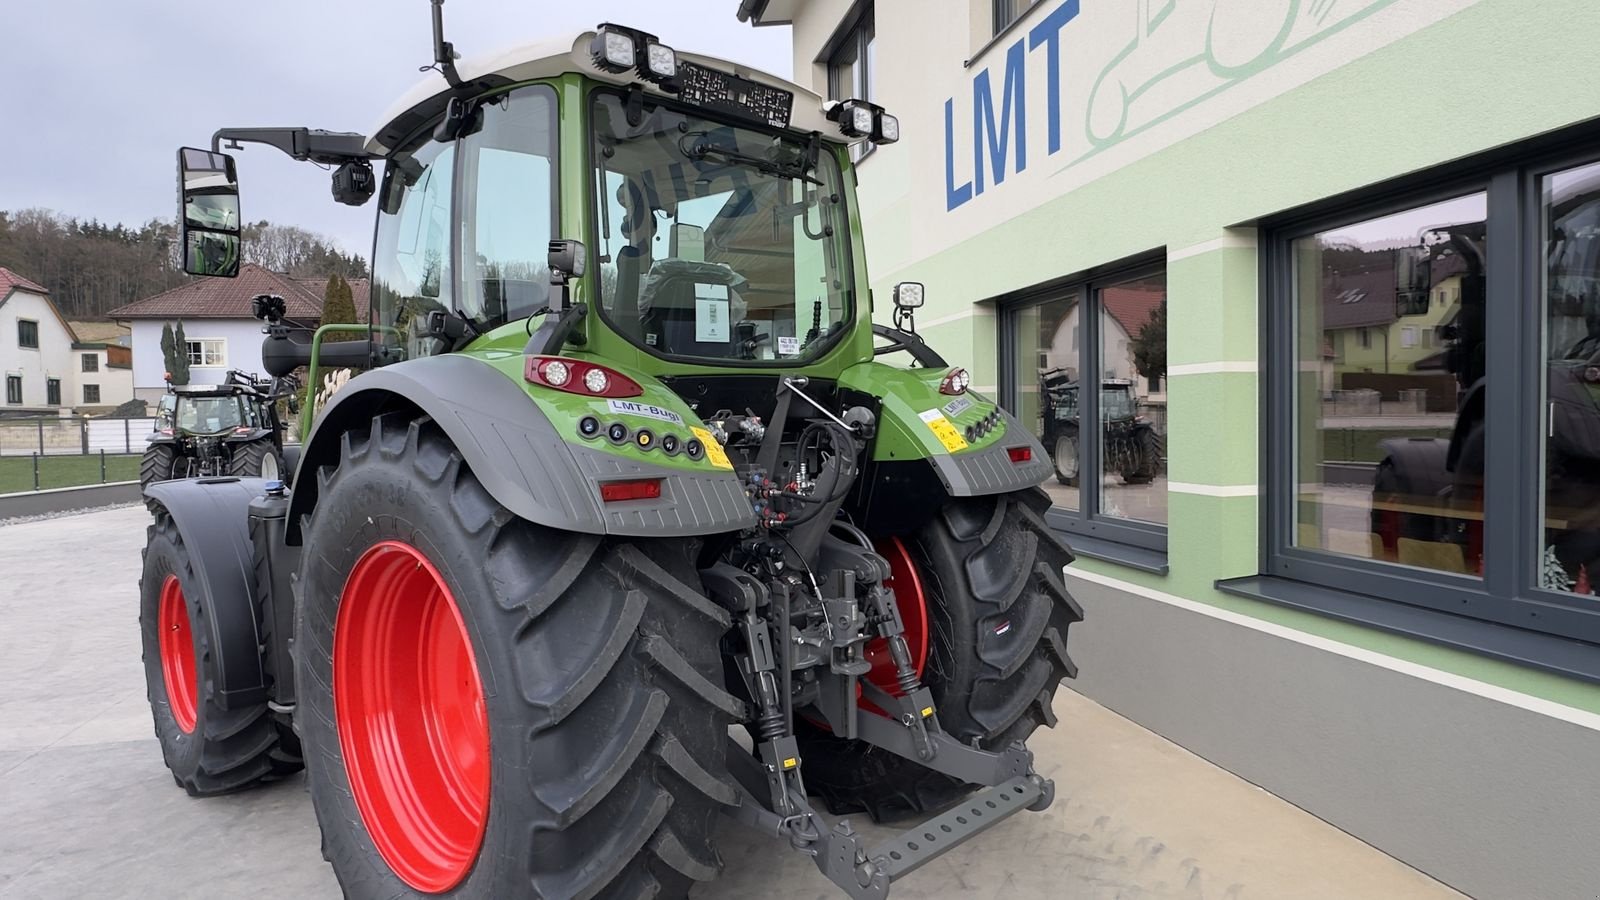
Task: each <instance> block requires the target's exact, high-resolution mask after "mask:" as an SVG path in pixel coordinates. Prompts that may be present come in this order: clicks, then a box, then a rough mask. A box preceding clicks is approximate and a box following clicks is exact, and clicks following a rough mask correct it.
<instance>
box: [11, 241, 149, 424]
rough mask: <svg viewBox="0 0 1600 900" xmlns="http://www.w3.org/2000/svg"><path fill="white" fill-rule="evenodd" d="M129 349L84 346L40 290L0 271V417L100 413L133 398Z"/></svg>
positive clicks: (100, 344) (47, 293)
mask: <svg viewBox="0 0 1600 900" xmlns="http://www.w3.org/2000/svg"><path fill="white" fill-rule="evenodd" d="M131 364H132V361H131V359H130V356H129V349H128V348H127V347H125V346H120V345H107V344H106V343H105V342H103V341H99V340H91V341H85V340H83V339H82V337H81V336H80V335H79V334H78V333H77V332H76V331H75V330H74V328H73V325H72V324H71V323H69V322H68V321H67V320H66V319H64V318H62V317H61V313H60V312H59V311H58V310H57V309H56V306H55V304H54V303H53V302H52V301H51V299H50V291H49V290H48V289H46V288H45V287H44V286H42V285H40V284H37V283H35V282H33V281H30V280H28V279H27V278H24V277H22V276H21V275H18V274H17V273H15V272H13V271H11V270H10V269H6V268H0V377H3V378H4V379H5V394H4V397H3V402H0V416H40V415H46V416H56V415H68V414H72V413H77V414H94V413H97V412H104V411H106V410H108V409H110V408H112V407H115V406H116V405H117V404H119V403H123V402H125V401H127V400H131V399H133V389H132V378H131Z"/></svg>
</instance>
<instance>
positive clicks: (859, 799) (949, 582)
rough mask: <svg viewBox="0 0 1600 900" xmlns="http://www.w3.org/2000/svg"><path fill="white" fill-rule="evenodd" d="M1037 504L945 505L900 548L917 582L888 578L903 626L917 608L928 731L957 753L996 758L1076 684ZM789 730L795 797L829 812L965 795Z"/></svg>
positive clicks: (922, 808) (1016, 499) (826, 735)
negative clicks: (795, 743)
mask: <svg viewBox="0 0 1600 900" xmlns="http://www.w3.org/2000/svg"><path fill="white" fill-rule="evenodd" d="M1049 506H1050V499H1049V497H1048V496H1046V495H1045V493H1044V492H1043V491H1042V490H1040V489H1038V488H1032V489H1029V490H1026V491H1018V492H1016V493H1013V494H1002V495H999V496H993V497H972V498H952V499H951V500H950V501H949V503H947V504H946V506H945V507H944V509H943V510H942V511H941V512H940V514H939V515H938V516H936V517H935V518H934V520H933V521H932V522H930V523H928V524H927V525H925V526H924V527H923V528H922V529H921V530H920V531H918V532H916V533H915V534H914V535H911V536H910V537H909V540H907V541H906V543H907V544H908V545H909V548H910V556H911V559H912V564H913V566H914V568H915V571H916V572H917V574H918V578H916V579H915V582H916V585H915V588H914V592H912V593H908V592H907V591H906V590H905V585H904V583H903V581H902V579H901V578H900V576H899V574H898V573H897V574H896V577H895V585H894V589H895V602H896V603H897V604H899V605H900V609H901V614H902V616H905V617H907V618H908V619H911V618H915V617H916V613H917V612H919V611H916V610H914V611H911V612H910V613H909V614H908V611H907V603H908V601H910V602H915V601H916V600H918V599H920V601H921V603H922V604H923V605H924V609H923V610H920V612H923V613H924V614H925V615H926V618H927V624H928V628H927V633H928V635H929V641H928V659H927V665H926V668H925V671H924V677H923V681H924V683H925V684H927V685H928V688H929V689H930V690H931V691H932V693H933V698H934V702H935V703H936V705H937V706H938V710H939V721H940V724H941V725H942V726H943V727H944V729H945V731H947V732H949V733H950V735H951V736H952V737H954V738H955V739H956V740H958V741H960V742H962V743H963V744H971V743H973V742H974V741H976V742H977V743H978V744H979V745H980V746H982V747H984V748H985V749H989V750H999V749H1003V748H1005V747H1008V746H1010V745H1011V743H1012V742H1014V741H1023V740H1026V739H1027V738H1028V735H1030V734H1032V733H1033V732H1034V730H1035V729H1037V728H1038V727H1039V726H1040V725H1049V726H1054V725H1055V723H1056V718H1055V713H1054V712H1053V711H1052V709H1051V701H1052V699H1053V698H1054V696H1055V692H1056V687H1057V685H1059V684H1060V683H1061V680H1062V679H1063V678H1071V677H1075V676H1076V675H1077V668H1076V667H1075V666H1074V665H1073V664H1072V661H1071V660H1070V659H1068V657H1067V652H1066V644H1067V628H1068V626H1070V625H1071V624H1072V623H1074V622H1079V621H1082V620H1083V610H1082V609H1081V608H1080V607H1079V606H1078V604H1077V603H1076V602H1075V601H1074V600H1073V599H1072V597H1071V596H1069V595H1068V594H1067V590H1066V586H1065V585H1064V584H1063V583H1062V574H1061V569H1062V567H1063V566H1065V565H1066V564H1067V563H1068V562H1071V560H1072V554H1071V552H1070V551H1068V550H1067V547H1066V545H1065V544H1063V543H1062V542H1061V540H1060V539H1059V538H1057V537H1056V536H1055V535H1054V534H1053V533H1052V532H1051V531H1050V529H1049V527H1048V526H1046V525H1045V523H1044V519H1043V518H1042V516H1043V514H1044V511H1045V510H1046V509H1048V508H1049ZM891 562H892V560H891ZM796 728H797V734H798V736H799V738H800V750H801V759H802V765H803V767H804V772H805V777H806V785H807V788H808V789H809V790H811V791H812V792H813V793H815V794H817V795H819V796H820V797H822V798H823V799H824V800H825V801H826V802H827V804H828V807H829V809H831V810H832V811H833V812H834V813H836V814H843V813H849V812H866V813H867V814H869V815H871V816H872V818H873V819H874V820H878V821H883V820H886V819H894V818H899V817H902V816H905V815H907V814H911V813H924V812H927V811H929V810H933V809H937V808H939V807H942V806H944V805H946V804H948V803H951V802H953V801H955V800H957V799H960V798H961V797H963V796H966V794H968V793H969V792H970V791H972V790H973V786H972V785H969V784H967V783H965V782H962V781H960V780H958V779H955V778H951V777H950V776H948V775H945V774H943V773H940V772H936V771H934V770H932V769H928V768H924V767H923V766H921V765H919V764H918V763H915V762H912V761H911V760H909V759H906V758H905V757H902V756H897V755H895V754H893V753H890V752H889V751H887V750H884V749H882V748H879V747H874V746H872V745H870V744H867V743H865V742H863V741H856V740H845V739H842V738H838V737H835V736H834V735H833V734H831V733H830V732H827V731H825V730H823V729H821V728H819V727H817V726H815V725H812V724H810V723H809V722H807V721H805V720H804V719H802V720H800V721H799V722H797V723H796Z"/></svg>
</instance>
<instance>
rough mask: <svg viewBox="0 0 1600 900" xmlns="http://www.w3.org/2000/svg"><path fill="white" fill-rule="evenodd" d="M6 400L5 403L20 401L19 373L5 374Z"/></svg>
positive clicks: (20, 382)
mask: <svg viewBox="0 0 1600 900" xmlns="http://www.w3.org/2000/svg"><path fill="white" fill-rule="evenodd" d="M6 402H7V403H21V402H22V376H21V375H7V376H6Z"/></svg>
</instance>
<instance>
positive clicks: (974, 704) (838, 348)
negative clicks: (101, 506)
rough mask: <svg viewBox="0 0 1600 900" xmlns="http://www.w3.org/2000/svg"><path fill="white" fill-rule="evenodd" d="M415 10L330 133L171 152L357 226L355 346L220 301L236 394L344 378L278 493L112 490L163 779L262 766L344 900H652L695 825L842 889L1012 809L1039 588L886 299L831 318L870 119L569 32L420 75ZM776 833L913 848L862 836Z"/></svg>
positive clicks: (1047, 581) (704, 60)
mask: <svg viewBox="0 0 1600 900" xmlns="http://www.w3.org/2000/svg"><path fill="white" fill-rule="evenodd" d="M439 3H440V0H434V13H435V16H434V26H435V34H434V39H435V58H436V63H437V65H438V69H439V73H438V74H436V75H433V76H430V80H429V81H428V83H426V84H425V85H423V86H421V87H419V88H418V89H417V90H415V91H414V92H413V93H411V94H409V95H407V96H406V97H405V98H404V99H403V100H402V101H401V102H400V103H399V105H398V106H397V107H396V108H395V110H394V111H392V113H391V114H390V115H388V116H387V117H386V118H385V119H384V120H383V121H382V123H381V124H380V125H379V127H378V128H377V130H376V131H375V132H374V133H373V135H372V136H371V137H363V136H360V135H350V134H332V133H328V132H319V131H310V130H305V129H239V130H223V131H220V132H218V133H217V135H216V137H215V139H214V141H213V147H212V149H211V150H210V151H195V150H190V151H184V152H183V153H181V154H180V163H182V164H185V165H187V164H188V163H191V162H196V163H198V164H199V171H210V172H215V171H219V170H221V171H228V172H231V171H232V163H231V161H229V160H225V159H220V158H218V157H223V156H225V154H223V153H222V150H223V148H224V146H230V147H231V146H232V145H230V144H229V143H228V142H230V141H232V142H246V141H254V142H262V143H266V144H269V145H272V146H277V147H279V148H281V149H283V150H285V151H286V152H288V153H290V154H291V155H292V156H294V157H296V158H298V159H304V160H308V161H312V162H316V163H320V164H324V165H327V166H330V167H332V168H333V169H334V176H333V177H334V193H335V196H336V198H337V199H339V200H342V201H345V202H360V201H362V200H364V199H366V198H368V197H370V196H372V195H373V194H376V196H377V198H378V203H377V207H378V215H377V219H378V221H377V239H376V244H375V246H376V251H375V258H374V259H373V277H374V280H373V297H374V299H373V301H372V315H371V321H370V325H359V326H357V325H351V324H348V323H328V324H325V325H323V326H322V327H321V328H319V329H317V330H316V331H315V332H311V331H308V330H307V329H303V328H298V327H295V326H294V325H293V324H292V323H286V322H285V321H284V320H283V318H282V312H281V309H279V308H277V307H276V306H275V305H274V304H271V303H268V302H263V303H260V304H258V312H259V314H260V315H261V316H262V317H263V318H264V319H265V320H266V322H267V338H266V340H265V342H264V346H263V358H264V360H265V367H266V368H267V370H268V371H269V372H271V373H274V374H278V375H282V374H287V373H289V372H292V371H294V370H296V369H297V368H298V367H300V366H310V367H311V375H310V378H309V379H308V382H309V383H311V384H317V383H318V380H317V372H318V368H319V367H325V366H339V367H354V368H359V369H361V370H362V371H361V372H360V373H359V374H357V375H355V376H354V377H353V378H351V379H350V380H349V381H348V383H346V384H345V385H344V386H343V387H342V388H340V389H339V390H338V391H337V392H336V393H334V394H333V395H332V397H331V398H329V399H328V400H327V402H326V403H324V404H323V405H322V406H321V408H320V409H317V410H316V411H315V417H314V421H312V422H311V423H310V425H309V433H308V434H307V435H306V436H305V440H304V448H303V452H302V454H301V456H300V459H299V462H298V475H297V477H296V478H295V479H294V480H293V483H292V485H293V486H292V489H291V488H290V487H288V486H286V485H285V484H284V483H282V482H281V481H277V480H265V479H250V478H241V479H228V478H223V479H198V480H192V481H183V482H165V483H160V484H155V485H152V486H151V487H150V489H149V492H148V493H149V497H150V499H151V501H152V506H153V510H154V523H153V524H152V525H151V526H150V529H149V542H148V547H147V549H146V551H145V555H144V570H143V579H142V582H141V593H142V600H141V603H142V606H141V621H142V624H143V636H144V658H145V670H146V679H147V684H148V692H149V697H150V701H151V706H152V709H153V712H154V718H155V726H156V732H157V735H158V737H159V738H160V742H161V746H162V750H163V753H164V755H165V758H166V762H167V765H168V767H169V768H170V769H171V771H172V774H173V776H174V777H175V779H176V781H177V783H178V784H179V785H180V786H181V787H183V788H185V789H186V790H187V791H188V792H189V793H191V794H193V795H211V794H221V793H225V792H228V791H234V790H238V789H241V788H246V787H250V786H252V785H255V784H258V783H261V782H264V781H269V780H272V779H274V778H279V777H281V776H284V775H285V774H288V773H292V772H295V771H298V770H299V769H301V768H302V767H304V769H305V771H306V775H307V778H308V783H309V788H310V795H311V801H312V805H313V807H314V809H315V812H316V816H317V819H318V822H319V824H320V826H321V830H322V848H323V853H324V856H325V857H326V858H327V859H328V860H329V861H330V862H331V863H332V865H333V868H334V871H335V874H336V875H337V877H338V880H339V883H340V884H341V886H342V887H343V889H344V891H345V892H346V894H347V895H349V896H355V897H391V896H399V895H407V896H410V895H413V894H451V895H453V896H470V897H492V898H499V897H513V896H535V897H640V896H654V897H667V898H673V897H676V898H681V897H684V896H686V894H687V893H688V891H689V890H690V888H691V886H692V885H694V884H695V883H697V882H703V881H706V880H708V879H711V878H714V877H715V876H716V875H717V873H718V872H719V871H720V870H721V868H722V865H723V862H722V858H721V857H720V856H719V854H718V852H717V849H716V847H715V845H714V835H715V829H714V827H713V825H714V822H715V820H716V818H717V817H718V816H719V815H727V816H731V817H733V818H734V819H736V820H738V821H741V822H743V823H745V824H748V825H749V826H751V827H754V828H757V829H760V830H761V831H763V832H765V833H766V834H768V835H770V836H775V837H778V838H780V839H781V840H782V841H783V842H785V843H786V844H787V845H788V846H789V847H791V848H793V849H794V850H796V851H798V852H801V853H804V854H806V855H807V856H809V857H810V858H812V859H813V860H814V861H815V863H816V865H817V867H818V869H819V870H820V871H821V873H822V875H823V876H825V877H826V878H827V879H829V880H831V881H832V882H833V883H834V884H835V885H836V886H837V888H838V889H839V890H840V891H842V892H843V894H844V895H846V896H849V897H853V898H882V897H885V896H887V895H888V893H889V890H890V885H891V884H892V883H893V882H894V881H896V880H898V879H900V878H901V877H903V876H905V875H907V874H908V873H910V872H912V871H914V870H916V869H917V868H919V867H920V866H922V865H924V864H926V863H927V862H929V861H930V860H931V859H933V858H935V857H937V856H938V855H940V854H941V853H944V852H945V851H947V850H949V849H951V848H953V847H955V846H957V845H958V844H960V843H961V842H963V841H965V840H967V839H969V838H971V837H973V836H974V835H976V834H978V833H980V832H982V831H984V830H986V829H989V828H992V827H994V826H995V825H996V824H998V823H1000V822H1002V821H1004V820H1006V819H1008V818H1010V817H1011V816H1013V815H1016V814H1018V813H1020V812H1022V811H1023V810H1025V809H1026V810H1041V809H1044V808H1045V807H1046V806H1048V805H1049V804H1050V803H1051V801H1052V799H1053V795H1054V788H1053V785H1052V783H1051V782H1050V781H1048V780H1047V779H1045V778H1044V777H1042V776H1041V775H1040V774H1038V772H1037V771H1036V767H1035V765H1034V760H1033V756H1032V754H1031V753H1030V751H1029V750H1028V749H1027V747H1026V745H1025V743H1024V742H1025V740H1026V739H1027V738H1028V736H1029V735H1030V734H1031V733H1032V732H1033V731H1034V730H1035V729H1036V728H1038V727H1039V726H1040V725H1052V726H1053V725H1054V724H1055V717H1054V715H1053V713H1052V711H1051V703H1052V698H1053V696H1054V694H1055V691H1056V688H1057V686H1058V685H1059V684H1060V682H1061V681H1062V679H1063V678H1065V677H1072V676H1074V675H1075V674H1076V669H1075V668H1074V666H1073V664H1072V662H1071V661H1070V659H1069V658H1068V656H1067V651H1066V638H1067V631H1068V628H1069V626H1070V625H1072V624H1073V623H1074V622H1077V621H1079V620H1080V619H1081V618H1082V612H1081V610H1080V608H1079V606H1078V605H1077V603H1075V602H1074V601H1073V599H1072V598H1071V597H1070V596H1068V593H1067V591H1066V589H1065V588H1064V586H1063V575H1062V567H1063V566H1065V565H1066V564H1067V563H1069V562H1071V560H1072V555H1071V553H1070V552H1069V551H1068V549H1067V547H1066V546H1065V545H1064V544H1063V543H1062V542H1061V541H1060V540H1059V539H1058V538H1057V537H1056V535H1055V534H1054V533H1053V532H1052V531H1051V530H1050V529H1049V528H1048V527H1046V525H1045V523H1044V520H1043V514H1044V513H1045V511H1046V508H1047V507H1048V505H1049V503H1048V500H1047V498H1046V497H1045V495H1044V493H1043V492H1042V491H1041V490H1040V489H1039V487H1038V485H1039V483H1040V481H1041V480H1043V479H1045V478H1047V477H1049V475H1050V472H1051V468H1050V460H1049V457H1048V456H1047V455H1046V454H1045V452H1044V448H1043V447H1042V446H1041V445H1040V444H1039V442H1038V441H1037V440H1036V439H1035V438H1034V437H1033V436H1032V435H1031V434H1030V433H1029V432H1028V430H1027V429H1026V428H1025V427H1023V426H1022V425H1021V424H1019V423H1018V422H1017V421H1016V420H1015V419H1014V418H1012V417H1011V415H1010V414H1008V413H1007V412H1006V411H1005V410H1002V409H1000V408H999V407H998V406H996V405H995V404H994V403H993V402H992V401H990V400H989V399H987V398H985V397H982V396H980V395H978V394H976V393H974V392H973V391H971V390H970V389H969V387H968V377H967V374H966V372H965V371H963V370H962V369H959V368H953V367H951V366H950V365H947V364H946V363H945V362H944V361H943V360H942V359H940V358H939V356H938V354H936V353H935V352H934V351H933V350H932V349H930V348H929V347H928V346H927V345H926V344H925V343H924V342H923V341H922V340H921V338H919V337H918V336H917V335H916V333H915V326H914V323H913V322H912V321H911V320H910V316H911V315H913V312H912V311H913V310H914V309H915V308H916V307H918V306H920V305H921V299H922V291H921V286H920V285H911V284H903V285H900V286H899V287H897V288H896V290H895V305H896V322H897V324H898V325H903V326H904V327H894V328H891V327H887V326H874V325H873V324H872V320H871V312H872V295H871V292H870V291H869V290H868V287H867V273H866V267H865V262H864V261H865V254H864V251H863V248H862V245H861V240H860V234H861V229H860V226H859V221H860V218H859V211H858V210H857V208H856V206H855V194H854V185H855V175H854V172H853V170H852V166H851V157H850V152H849V149H850V144H851V143H852V142H854V141H859V140H864V139H871V140H874V141H876V142H878V143H880V144H888V143H892V142H893V141H894V140H895V139H896V138H897V137H898V136H899V135H898V131H899V126H898V122H897V121H896V120H895V119H894V118H893V117H892V116H890V115H888V114H887V113H885V112H884V111H883V110H881V109H879V108H877V107H874V106H871V105H869V104H866V103H863V102H859V101H847V102H844V103H840V104H836V105H832V106H827V107H825V106H824V104H823V102H822V100H821V99H820V98H819V97H817V96H816V95H814V94H811V93H809V92H807V91H805V90H804V89H802V88H799V87H797V86H796V85H794V84H791V83H788V82H785V81H783V80H780V79H778V78H774V77H772V76H769V75H766V74H763V73H760V72H755V71H751V70H749V69H747V68H745V67H743V66H740V65H737V64H735V63H731V62H727V61H723V60H719V59H713V58H709V57H705V56H700V55H691V54H688V53H682V52H675V51H674V50H672V49H671V48H669V47H667V46H666V45H664V44H662V43H661V42H660V41H658V40H657V39H656V38H654V37H653V36H651V35H648V34H644V33H642V32H639V31H636V30H633V29H629V28H624V27H620V26H617V25H611V24H604V25H601V26H598V27H597V28H596V29H595V30H594V31H591V32H588V33H585V34H582V35H579V36H578V37H577V38H576V39H568V40H563V41H559V42H555V43H551V44H545V45H542V46H536V47H531V48H525V49H523V50H520V51H517V52H514V53H511V54H507V55H502V56H500V57H497V58H495V59H493V60H490V61H488V62H486V63H484V64H482V65H470V64H465V63H464V64H462V66H461V68H460V69H459V70H458V69H457V67H456V65H455V54H454V53H453V51H452V49H451V48H450V45H449V44H448V43H446V42H445V41H444V40H443V37H442V34H441V31H442V27H441V25H440V21H439ZM441 75H442V79H441V78H440V76H441ZM884 152H888V151H884ZM376 160H381V161H382V162H383V163H384V172H383V176H382V183H381V185H379V184H378V183H377V179H376V178H375V177H374V174H373V170H372V163H373V162H374V161H376ZM184 174H185V175H186V176H187V175H188V172H187V171H186V172H185V173H184ZM186 180H187V178H186ZM206 188H207V189H208V190H211V191H214V190H215V185H214V184H212V183H207V184H206ZM210 196H215V194H214V193H213V194H211V195H210ZM187 227H188V228H189V229H190V230H192V229H194V228H196V227H199V226H196V225H193V224H189V225H187ZM187 237H188V236H186V238H187ZM210 240H212V241H213V242H220V243H222V244H234V243H237V240H238V234H237V233H230V232H227V231H226V230H223V231H219V232H217V233H216V234H214V235H212V237H211V238H210ZM186 244H187V245H188V246H191V247H193V246H198V245H199V243H198V242H197V241H192V240H186ZM234 255H235V256H236V255H237V254H234ZM195 262H196V263H197V266H198V267H202V268H204V267H208V266H210V265H212V261H211V260H207V259H198V260H196V261H195ZM352 329H359V330H360V331H361V332H362V333H364V334H366V335H367V336H366V337H365V338H363V339H361V340H355V341H331V340H330V341H324V340H323V339H322V338H323V336H324V335H325V334H326V333H328V332H348V331H351V330H352ZM880 341H881V343H880ZM893 355H901V358H902V359H904V358H906V357H909V363H910V364H905V365H891V364H889V363H888V362H880V361H878V360H877V357H880V356H893ZM310 418H311V417H307V419H310ZM734 726H737V727H734ZM814 802H816V803H817V804H819V805H822V804H825V805H826V806H827V807H829V808H830V809H831V810H832V811H833V812H834V813H836V814H843V813H850V812H861V813H865V814H867V815H870V816H871V817H873V818H874V819H878V820H888V819H900V818H906V817H911V816H915V817H918V818H922V819H924V820H925V821H922V822H921V824H918V825H916V826H915V827H912V828H910V830H908V831H906V832H905V833H904V834H903V835H901V836H900V837H897V838H893V839H890V840H888V841H886V842H884V843H881V844H877V845H873V844H869V843H868V842H867V841H866V840H865V838H864V836H863V835H862V834H860V833H858V832H856V831H854V830H853V829H852V828H851V827H850V824H849V822H848V820H841V821H838V822H837V823H833V824H831V825H830V823H829V821H827V820H825V819H824V818H823V817H822V816H821V815H820V814H819V812H818V807H817V806H814V805H813V803H814Z"/></svg>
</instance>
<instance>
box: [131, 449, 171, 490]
mask: <svg viewBox="0 0 1600 900" xmlns="http://www.w3.org/2000/svg"><path fill="white" fill-rule="evenodd" d="M177 458H178V452H177V450H176V449H174V448H173V446H172V445H171V444H151V445H150V446H148V447H146V448H144V455H143V456H141V457H140V458H139V489H140V490H141V491H142V490H144V489H145V488H147V487H149V486H150V485H151V484H154V483H155V482H157V481H170V480H172V467H173V465H174V464H175V463H176V462H177Z"/></svg>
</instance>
